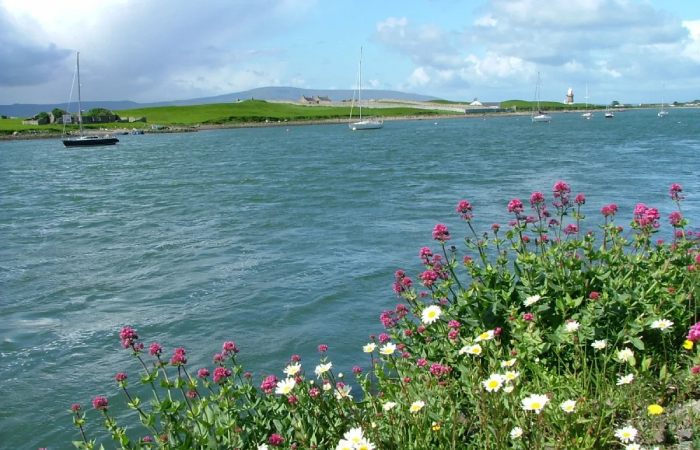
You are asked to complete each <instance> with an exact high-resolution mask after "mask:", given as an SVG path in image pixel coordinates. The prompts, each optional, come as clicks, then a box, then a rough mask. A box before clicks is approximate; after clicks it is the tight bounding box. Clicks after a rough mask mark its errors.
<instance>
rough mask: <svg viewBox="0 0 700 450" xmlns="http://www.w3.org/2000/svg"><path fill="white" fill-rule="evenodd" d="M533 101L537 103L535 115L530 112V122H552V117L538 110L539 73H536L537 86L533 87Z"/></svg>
mask: <svg viewBox="0 0 700 450" xmlns="http://www.w3.org/2000/svg"><path fill="white" fill-rule="evenodd" d="M535 100H536V101H537V113H535V110H534V109H533V110H532V116H531V120H532V122H533V123H534V122H547V123H549V122H550V121H551V120H552V116H550V115H549V114H546V113H545V112H543V111H542V110H541V109H540V73H539V72H537V86H536V87H535Z"/></svg>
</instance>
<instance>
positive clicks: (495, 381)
mask: <svg viewBox="0 0 700 450" xmlns="http://www.w3.org/2000/svg"><path fill="white" fill-rule="evenodd" d="M505 381H506V380H505V377H504V376H503V375H501V374H500V373H494V374H491V376H490V377H488V378H487V379H485V380H484V381H482V382H481V384H482V385H483V386H484V389H486V390H487V391H488V392H498V390H499V389H501V386H503V383H504V382H505Z"/></svg>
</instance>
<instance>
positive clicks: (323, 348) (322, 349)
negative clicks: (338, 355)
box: [318, 344, 328, 353]
mask: <svg viewBox="0 0 700 450" xmlns="http://www.w3.org/2000/svg"><path fill="white" fill-rule="evenodd" d="M327 351H328V345H326V344H320V345H319V346H318V352H319V353H326V352H327Z"/></svg>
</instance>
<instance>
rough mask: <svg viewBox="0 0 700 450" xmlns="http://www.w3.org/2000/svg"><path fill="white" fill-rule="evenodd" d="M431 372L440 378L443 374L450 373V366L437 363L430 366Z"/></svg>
mask: <svg viewBox="0 0 700 450" xmlns="http://www.w3.org/2000/svg"><path fill="white" fill-rule="evenodd" d="M430 373H432V374H433V375H434V376H436V377H438V378H440V377H442V376H443V375H447V374H448V373H450V368H449V367H448V366H443V365H442V364H439V363H435V364H433V365H431V366H430Z"/></svg>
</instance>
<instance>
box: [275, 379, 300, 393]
mask: <svg viewBox="0 0 700 450" xmlns="http://www.w3.org/2000/svg"><path fill="white" fill-rule="evenodd" d="M296 385H297V382H296V380H295V379H294V378H287V379H286V380H280V381H278V382H277V388H276V389H275V394H278V395H287V394H289V393H290V392H292V389H294V386H296Z"/></svg>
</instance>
